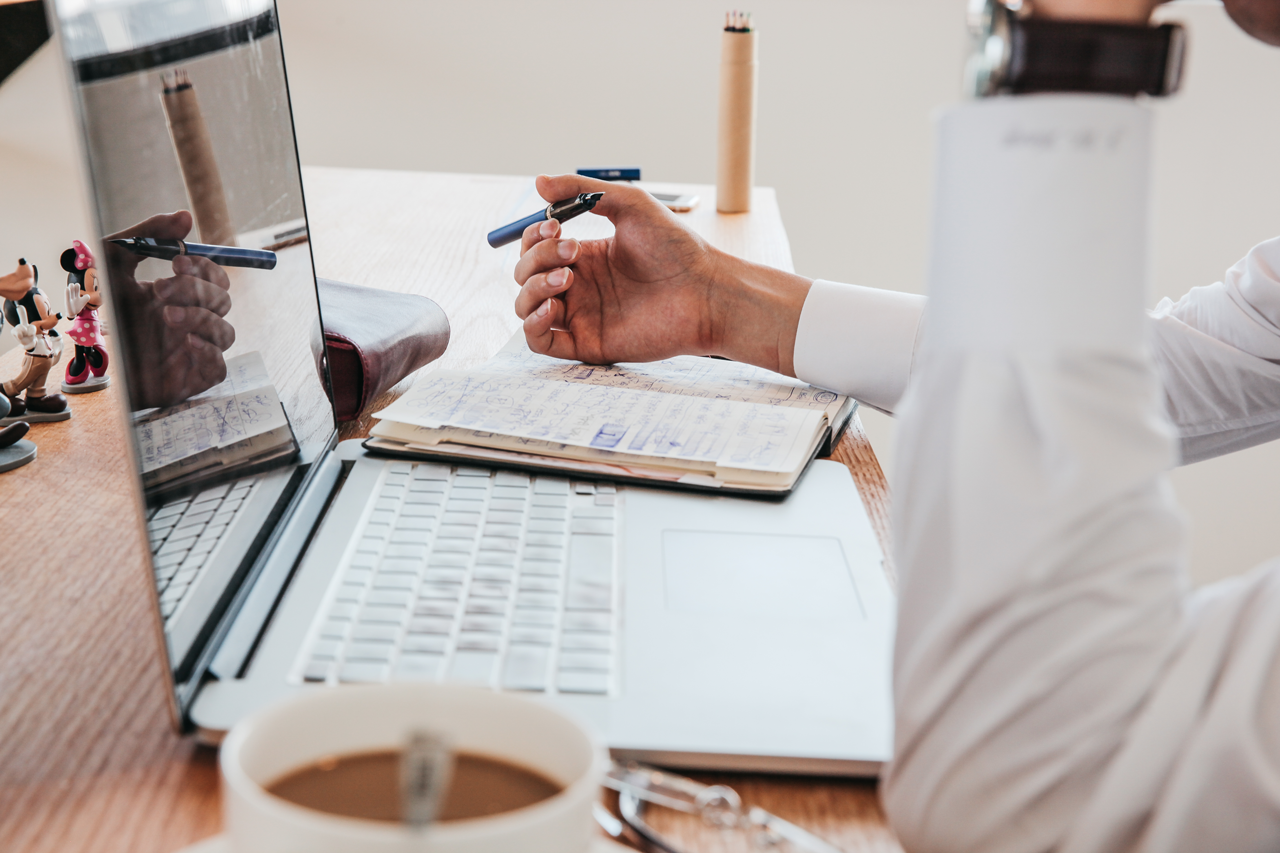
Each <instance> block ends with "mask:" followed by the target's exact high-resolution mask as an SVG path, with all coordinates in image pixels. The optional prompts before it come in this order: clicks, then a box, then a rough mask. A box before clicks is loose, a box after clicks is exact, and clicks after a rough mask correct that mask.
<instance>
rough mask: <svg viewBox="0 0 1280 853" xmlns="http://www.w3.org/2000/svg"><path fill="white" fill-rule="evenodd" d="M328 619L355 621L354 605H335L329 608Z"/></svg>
mask: <svg viewBox="0 0 1280 853" xmlns="http://www.w3.org/2000/svg"><path fill="white" fill-rule="evenodd" d="M329 618H330V619H355V618H356V606H355V605H354V604H342V603H336V604H334V605H333V606H332V607H330V608H329Z"/></svg>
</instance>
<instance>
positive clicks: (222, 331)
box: [164, 305, 236, 350]
mask: <svg viewBox="0 0 1280 853" xmlns="http://www.w3.org/2000/svg"><path fill="white" fill-rule="evenodd" d="M164 322H165V325H167V326H168V327H169V328H171V329H174V330H176V331H179V332H188V333H190V334H193V335H197V336H199V337H201V338H204V339H205V340H206V341H208V342H209V343H211V344H213V345H214V346H216V347H217V348H218V349H219V350H226V349H228V348H229V347H230V346H231V345H232V344H233V343H235V342H236V330H235V328H234V327H233V326H232V325H231V324H230V323H228V322H227V321H226V320H224V319H222V318H221V317H219V316H218V315H216V314H214V313H213V312H211V311H209V310H207V309H204V308H184V307H182V306H179V305H166V306H165V308H164Z"/></svg>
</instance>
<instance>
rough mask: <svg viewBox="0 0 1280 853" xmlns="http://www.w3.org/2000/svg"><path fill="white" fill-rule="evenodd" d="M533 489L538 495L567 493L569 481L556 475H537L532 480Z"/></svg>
mask: <svg viewBox="0 0 1280 853" xmlns="http://www.w3.org/2000/svg"><path fill="white" fill-rule="evenodd" d="M533 491H534V493H535V494H539V495H567V494H569V481H568V480H561V479H559V478H556V477H539V478H537V479H536V480H534V481H533Z"/></svg>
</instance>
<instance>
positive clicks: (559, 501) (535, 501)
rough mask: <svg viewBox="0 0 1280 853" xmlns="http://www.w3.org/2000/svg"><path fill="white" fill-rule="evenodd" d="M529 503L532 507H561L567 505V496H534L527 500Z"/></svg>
mask: <svg viewBox="0 0 1280 853" xmlns="http://www.w3.org/2000/svg"><path fill="white" fill-rule="evenodd" d="M529 503H530V504H532V505H533V506H563V507H567V506H568V505H569V495H568V494H563V495H534V496H533V497H531V498H529Z"/></svg>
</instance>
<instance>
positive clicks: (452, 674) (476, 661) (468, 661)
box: [446, 649, 498, 685]
mask: <svg viewBox="0 0 1280 853" xmlns="http://www.w3.org/2000/svg"><path fill="white" fill-rule="evenodd" d="M497 666H498V655H497V653H496V652H481V651H473V650H470V649H460V650H459V651H457V652H455V653H454V656H453V661H452V662H451V663H450V665H449V672H448V675H447V676H446V680H448V681H457V682H461V683H464V684H484V685H488V684H491V683H492V682H493V676H494V670H496V669H497Z"/></svg>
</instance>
